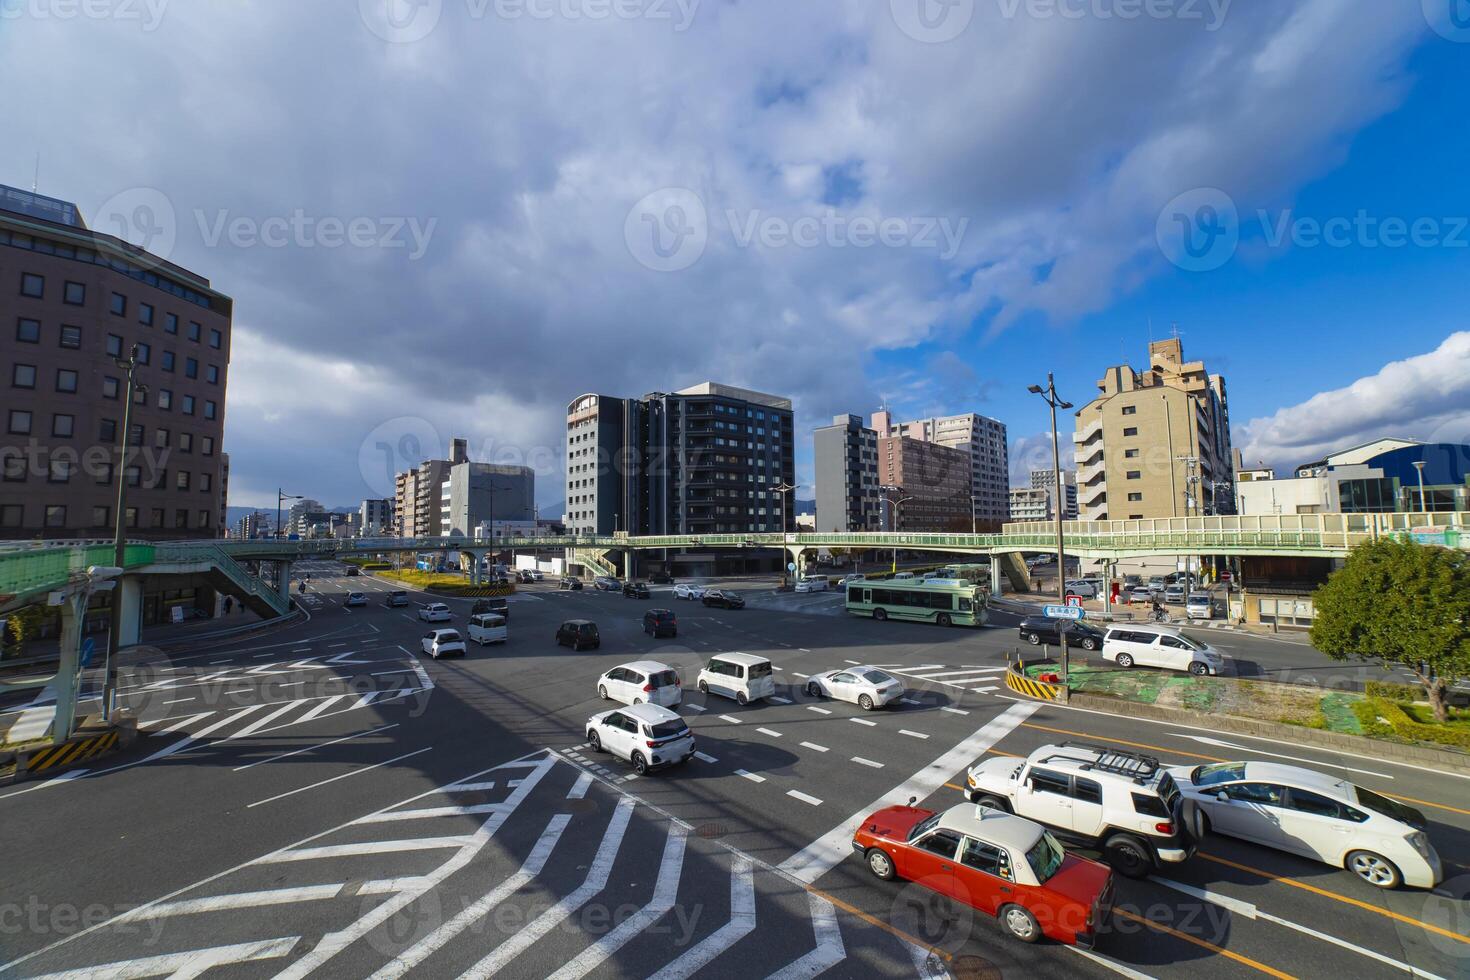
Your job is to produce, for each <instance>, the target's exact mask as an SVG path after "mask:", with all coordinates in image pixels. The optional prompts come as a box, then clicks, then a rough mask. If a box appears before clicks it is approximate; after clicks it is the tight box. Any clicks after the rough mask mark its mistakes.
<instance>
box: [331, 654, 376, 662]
mask: <svg viewBox="0 0 1470 980" xmlns="http://www.w3.org/2000/svg"><path fill="white" fill-rule="evenodd" d="M351 656H352V653H351V652H348V653H339V654H337V655H336V656H335V657H329V658H328V659H327V660H325V661H324V663H329V664H370V663H372V661H371V660H352V659H349V658H351Z"/></svg>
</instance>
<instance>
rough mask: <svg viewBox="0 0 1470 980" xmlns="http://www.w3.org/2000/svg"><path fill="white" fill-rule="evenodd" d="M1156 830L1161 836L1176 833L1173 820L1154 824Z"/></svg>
mask: <svg viewBox="0 0 1470 980" xmlns="http://www.w3.org/2000/svg"><path fill="white" fill-rule="evenodd" d="M1154 830H1156V831H1157V832H1159V833H1161V834H1172V833H1174V823H1173V821H1171V820H1165V821H1164V822H1163V823H1156V824H1154Z"/></svg>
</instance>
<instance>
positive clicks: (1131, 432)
mask: <svg viewBox="0 0 1470 980" xmlns="http://www.w3.org/2000/svg"><path fill="white" fill-rule="evenodd" d="M1123 435H1124V436H1125V437H1126V436H1136V435H1138V428H1137V427H1136V426H1131V425H1130V426H1129V427H1128V428H1126V429H1124V430H1123Z"/></svg>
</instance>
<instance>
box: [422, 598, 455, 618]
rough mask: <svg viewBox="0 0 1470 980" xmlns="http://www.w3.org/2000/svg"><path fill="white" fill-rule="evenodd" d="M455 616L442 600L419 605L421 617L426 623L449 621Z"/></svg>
mask: <svg viewBox="0 0 1470 980" xmlns="http://www.w3.org/2000/svg"><path fill="white" fill-rule="evenodd" d="M453 618H454V615H453V614H452V613H451V612H450V611H449V607H448V606H446V605H445V604H444V603H442V602H430V603H428V604H427V605H423V606H419V619H422V620H423V621H424V622H426V623H447V622H449V621H450V620H451V619H453Z"/></svg>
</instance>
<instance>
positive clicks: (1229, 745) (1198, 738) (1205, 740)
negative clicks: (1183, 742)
mask: <svg viewBox="0 0 1470 980" xmlns="http://www.w3.org/2000/svg"><path fill="white" fill-rule="evenodd" d="M1173 734H1174V735H1175V736H1177V737H1179V738H1187V739H1190V740H1191V741H1194V742H1200V743H1201V744H1204V745H1212V746H1215V747H1217V748H1222V749H1244V750H1245V751H1247V752H1254V753H1256V754H1257V755H1269V756H1270V757H1271V758H1273V759H1290V760H1291V761H1292V762H1305V763H1308V764H1309V765H1317V766H1331V767H1332V768H1333V769H1344V770H1346V771H1348V772H1356V773H1361V774H1363V775H1364V776H1377V777H1378V778H1379V779H1392V778H1393V777H1392V776H1390V775H1389V774H1388V773H1383V772H1374V771H1373V770H1371V769H1354V768H1353V767H1352V766H1340V765H1335V764H1333V763H1331V762H1322V761H1321V760H1320V759H1303V758H1302V757H1301V756H1299V755H1282V754H1281V753H1280V752H1265V751H1263V750H1261V749H1252V748H1248V747H1246V746H1244V745H1236V744H1235V743H1234V742H1224V741H1221V740H1220V739H1218V738H1209V737H1207V736H1204V735H1186V734H1184V733H1183V732H1174V733H1173Z"/></svg>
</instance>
